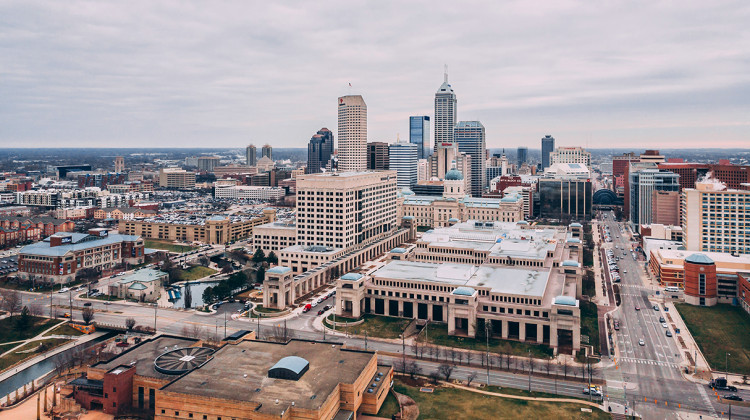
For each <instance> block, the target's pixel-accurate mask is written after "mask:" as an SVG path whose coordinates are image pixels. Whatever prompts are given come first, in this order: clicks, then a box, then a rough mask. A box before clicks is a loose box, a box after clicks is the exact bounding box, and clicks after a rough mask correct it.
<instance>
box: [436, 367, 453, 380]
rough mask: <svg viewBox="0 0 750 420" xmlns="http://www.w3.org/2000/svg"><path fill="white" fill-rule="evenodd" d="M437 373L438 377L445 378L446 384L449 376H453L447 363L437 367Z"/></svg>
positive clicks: (451, 369) (451, 368)
mask: <svg viewBox="0 0 750 420" xmlns="http://www.w3.org/2000/svg"><path fill="white" fill-rule="evenodd" d="M438 373H439V374H440V376H442V377H443V378H445V381H446V382H448V381H450V379H451V375H453V366H451V365H449V364H448V363H443V364H441V365H440V366H438Z"/></svg>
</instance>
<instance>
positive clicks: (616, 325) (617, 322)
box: [614, 320, 620, 331]
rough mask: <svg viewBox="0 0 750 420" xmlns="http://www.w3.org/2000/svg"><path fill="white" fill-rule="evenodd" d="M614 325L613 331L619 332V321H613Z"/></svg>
mask: <svg viewBox="0 0 750 420" xmlns="http://www.w3.org/2000/svg"><path fill="white" fill-rule="evenodd" d="M614 324H615V331H620V321H618V320H615V322H614Z"/></svg>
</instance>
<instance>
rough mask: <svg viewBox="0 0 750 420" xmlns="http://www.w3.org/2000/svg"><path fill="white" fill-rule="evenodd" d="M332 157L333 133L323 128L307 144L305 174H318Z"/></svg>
mask: <svg viewBox="0 0 750 420" xmlns="http://www.w3.org/2000/svg"><path fill="white" fill-rule="evenodd" d="M332 155H333V133H332V132H331V130H329V129H327V128H325V127H323V128H321V129H320V130H318V132H317V133H316V134H315V135H314V136H312V138H311V139H310V143H308V144H307V168H306V169H305V173H307V174H318V173H320V172H322V171H321V170H322V169H325V168H326V167H327V166H328V165H329V162H330V161H331V156H332Z"/></svg>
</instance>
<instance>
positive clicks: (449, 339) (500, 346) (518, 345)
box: [422, 323, 552, 359]
mask: <svg viewBox="0 0 750 420" xmlns="http://www.w3.org/2000/svg"><path fill="white" fill-rule="evenodd" d="M422 337H424V338H426V339H427V340H428V342H430V343H432V344H437V345H440V346H447V347H459V348H464V349H470V350H479V351H483V350H485V349H486V348H487V342H486V340H482V339H476V338H469V337H456V336H453V335H448V326H447V325H446V324H437V323H430V324H427V327H426V330H425V331H422ZM489 347H490V351H491V352H493V353H500V352H503V351H507V352H508V353H510V354H513V355H516V356H528V352H529V350H531V355H532V356H533V357H535V358H538V359H546V358H547V357H548V356H552V349H551V348H550V347H549V346H546V345H544V344H533V343H522V342H520V341H514V340H503V339H500V338H490V340H489Z"/></svg>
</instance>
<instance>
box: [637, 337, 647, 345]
mask: <svg viewBox="0 0 750 420" xmlns="http://www.w3.org/2000/svg"><path fill="white" fill-rule="evenodd" d="M638 345H640V346H645V345H646V342H645V341H643V339H642V338H641V339H640V340H638Z"/></svg>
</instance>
